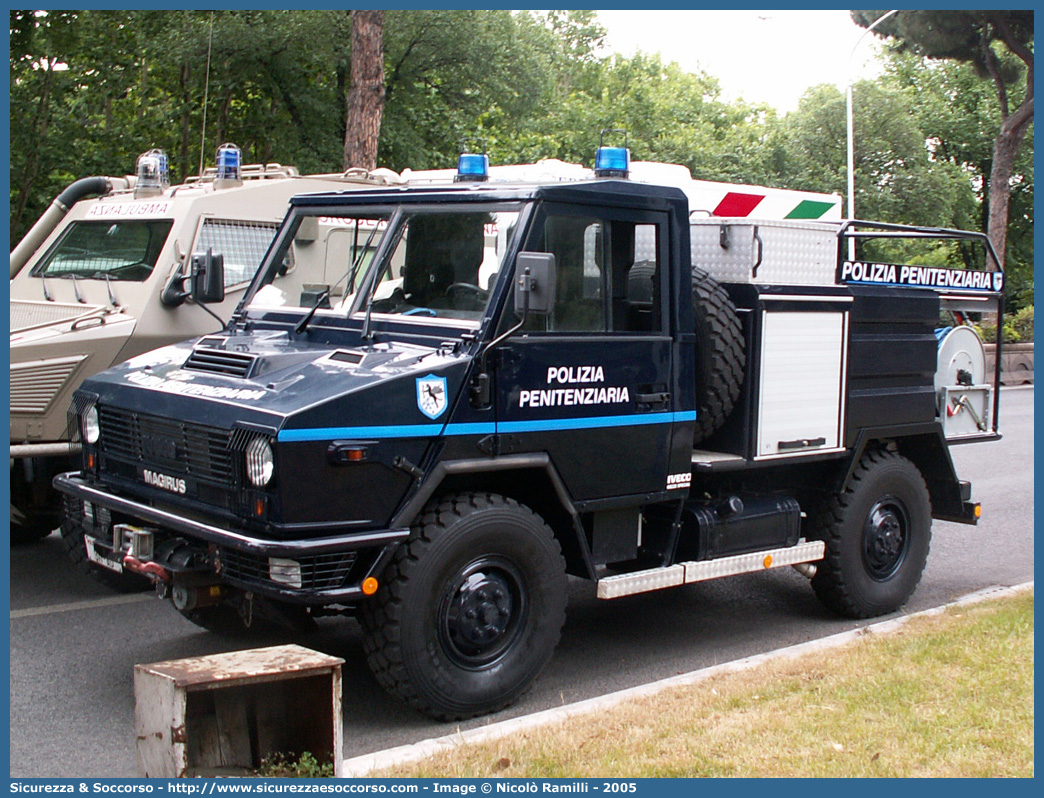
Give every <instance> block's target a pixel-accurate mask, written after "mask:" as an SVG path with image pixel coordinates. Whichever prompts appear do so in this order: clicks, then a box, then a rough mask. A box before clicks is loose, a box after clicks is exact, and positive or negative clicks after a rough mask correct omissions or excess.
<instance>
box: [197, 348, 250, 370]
mask: <svg viewBox="0 0 1044 798" xmlns="http://www.w3.org/2000/svg"><path fill="white" fill-rule="evenodd" d="M255 360H257V356H256V355H250V354H245V353H243V352H226V351H225V350H224V349H207V348H206V347H199V348H198V349H194V350H192V354H191V355H189V359H188V360H186V361H185V365H184V366H182V368H184V369H187V370H189V371H203V372H206V373H207V374H224V375H225V376H228V377H246V376H247V375H248V374H249V373H250V368H251V367H252V366H253V365H254V361H255Z"/></svg>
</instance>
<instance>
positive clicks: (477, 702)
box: [361, 493, 566, 720]
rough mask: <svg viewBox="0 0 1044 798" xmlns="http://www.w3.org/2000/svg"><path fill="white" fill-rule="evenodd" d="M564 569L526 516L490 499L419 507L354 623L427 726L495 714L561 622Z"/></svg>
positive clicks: (543, 656) (542, 531) (523, 684)
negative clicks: (359, 625)
mask: <svg viewBox="0 0 1044 798" xmlns="http://www.w3.org/2000/svg"><path fill="white" fill-rule="evenodd" d="M565 606H566V578H565V561H564V559H563V558H562V551H561V548H560V547H559V544H558V541H557V540H556V539H555V537H554V535H553V534H552V533H551V530H550V529H549V528H548V526H547V525H546V524H545V523H544V521H543V520H542V519H541V518H540V517H539V516H538V515H536V513H534V512H533V511H532V510H530V509H529V508H527V507H524V506H522V505H520V504H518V503H517V502H515V501H514V500H512V499H507V498H504V497H503V496H498V495H495V494H473V493H464V494H459V495H455V496H450V497H448V498H445V499H442V500H440V501H437V502H433V503H431V504H429V505H428V507H427V508H426V509H425V511H424V512H423V513H422V515H421V517H420V519H418V521H417V523H416V525H415V526H414V528H413V532H412V534H411V536H410V539H409V540H408V541H407V542H406V543H405V544H404V545H403V546H402V547H401V548H400V550H399V551H398V552H397V554H396V556H395V558H394V559H393V560H392V562H391V564H390V565H389V566H388V568H387V569H386V570H385V573H384V576H383V579H382V583H381V587H380V588H379V589H378V591H377V594H376V596H375V597H374V599H373V600H371V601H369V602H367V603H366V604H364V605H363V608H362V613H361V621H362V626H363V631H364V642H363V646H364V649H365V651H366V658H367V661H368V663H369V665H370V668H371V669H372V670H373V673H374V675H375V676H376V678H377V681H378V682H379V683H380V684H381V686H382V687H384V688H385V689H387V690H388V691H389V692H391V693H392V694H394V695H396V696H397V697H399V698H401V699H403V700H405V701H406V702H408V703H409V704H410V705H411V706H413V707H414V708H416V709H418V710H420V711H421V712H424V713H425V714H427V715H429V716H431V717H433V718H436V719H438V720H460V719H463V718H467V717H472V716H474V715H481V714H485V713H487V712H495V711H496V710H498V709H502V708H503V707H506V706H507V705H508V704H510V703H512V702H513V701H515V700H516V699H518V697H519V696H521V695H522V694H523V693H524V692H525V691H526V690H527V689H528V688H529V686H530V685H531V684H532V683H533V681H534V680H535V679H536V677H537V676H538V675H539V673H540V672H541V670H543V668H544V666H545V665H546V664H547V662H548V661H549V660H550V659H551V654H552V652H553V651H554V649H555V646H556V645H557V644H558V639H559V636H560V635H561V631H562V624H563V623H564V622H565Z"/></svg>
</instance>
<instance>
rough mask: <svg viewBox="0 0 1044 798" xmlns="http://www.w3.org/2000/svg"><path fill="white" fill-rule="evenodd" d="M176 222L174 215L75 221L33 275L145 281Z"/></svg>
mask: <svg viewBox="0 0 1044 798" xmlns="http://www.w3.org/2000/svg"><path fill="white" fill-rule="evenodd" d="M173 224H174V223H173V222H172V221H171V220H170V219H155V220H147V221H146V220H137V221H119V222H93V221H92V222H86V221H78V222H73V223H72V224H70V225H69V226H68V227H67V228H66V229H65V233H64V234H63V235H62V237H61V238H60V239H59V240H58V242H57V243H56V244H55V245H54V246H53V247H51V250H50V251H49V252H48V253H47V255H45V256H44V258H43V260H42V261H40V263H39V264H38V265H37V266H36V267H35V268H34V269H33V271H32V276H34V277H82V278H88V279H89V278H96V279H106V278H108V279H110V280H129V281H132V282H142V281H143V280H146V279H147V278H148V276H149V275H150V274H152V269H153V267H155V265H156V260H157V259H158V258H159V254H160V251H161V250H162V249H163V244H164V242H166V240H167V235H168V233H170V228H171V227H172V226H173Z"/></svg>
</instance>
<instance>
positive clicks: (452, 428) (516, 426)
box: [279, 410, 696, 442]
mask: <svg viewBox="0 0 1044 798" xmlns="http://www.w3.org/2000/svg"><path fill="white" fill-rule="evenodd" d="M695 420H696V412H695V411H692V410H690V411H686V412H681V413H646V414H643V415H640V416H593V417H587V418H557V419H540V420H537V421H506V422H501V423H500V424H492V423H489V422H483V423H478V424H447V425H445V427H444V426H443V425H442V424H404V425H401V426H399V425H390V426H374V427H313V428H309V429H285V430H283V431H282V432H280V433H279V440H280V441H284V442H301V441H329V440H333V439H335V438H435V437H438V436H439V435H492V434H494V433H496V432H541V431H545V430H573V429H605V428H609V427H635V426H639V425H645V424H677V423H681V422H685V421H695Z"/></svg>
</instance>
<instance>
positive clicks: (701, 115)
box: [10, 10, 1034, 314]
mask: <svg viewBox="0 0 1044 798" xmlns="http://www.w3.org/2000/svg"><path fill="white" fill-rule="evenodd" d="M857 13H864V14H866V15H868V18H870V19H876V16H875V15H878V14H879V13H880V12H857ZM912 13H913V12H901V13H900V14H899V15H898V16H899V18H901V19H906V18H907V17H909V16H910V15H911V14H912ZM917 13H918V14H920V13H922V12H917ZM923 13H935V12H923ZM952 13H953V12H945V14H952ZM978 13H986V12H961V14H962V15H965V14H978ZM991 13H994V14H995V13H1001V12H991ZM1012 13H1016V14H1017V13H1018V12H1012ZM962 19H963V16H962ZM976 19H978V18H976ZM1013 19H1014V22H1013V24H1014V25H1015V28H1016V30H1017V32H1018V33H1019V35H1020V36H1021V35H1024V34H1025V33H1026V29H1025V26H1021V25H1022V23H1021V21H1020V20H1021V17H1019V18H1013ZM966 21H967V20H966ZM1020 26H1021V27H1020ZM349 34H350V17H349V12H348V11H345V10H325V11H319V10H307V11H276V10H266V11H246V10H236V11H215V12H213V13H211V12H208V11H187V10H180V11H145V10H138V11H118V12H116V11H96V10H92V11H48V12H40V11H36V12H33V11H11V12H10V64H11V66H10V68H11V92H10V93H11V97H10V99H11V118H12V120H13V123H12V125H11V133H10V136H11V158H10V176H11V179H10V190H11V194H10V202H11V219H10V230H11V237H12V241H17V240H18V238H20V237H21V235H23V234H24V232H25V231H26V230H27V229H28V227H29V226H30V225H31V224H32V223H33V222H34V221H35V220H36V218H37V217H38V216H39V214H40V213H41V212H42V211H43V210H44V208H45V207H46V206H47V205H48V204H49V203H50V201H51V200H52V199H53V198H54V196H55V195H57V194H58V192H60V191H61V190H62V189H63V188H64V187H65V186H66V185H68V183H70V182H71V181H73V180H75V179H77V178H79V177H84V176H87V175H92V174H103V175H104V174H124V173H128V172H130V171H132V169H133V167H134V162H135V159H136V158H137V156H138V155H139V154H140V153H141V152H143V151H145V150H148V149H151V148H152V147H162V148H163V149H165V150H166V151H167V153H168V155H169V157H170V162H171V168H172V175H171V178H172V180H173V181H175V182H177V181H180V180H182V179H183V178H184V177H186V176H188V175H192V174H195V173H196V172H197V170H198V169H199V168H200V161H201V157H200V156H201V150H202V155H203V159H202V160H203V164H204V166H208V165H210V164H211V163H212V161H213V153H214V151H215V149H216V147H217V145H218V144H220V143H222V142H224V141H233V142H235V143H236V144H238V145H239V146H240V147H242V148H243V150H244V159H245V160H246V161H247V162H269V161H278V162H281V163H284V164H293V165H294V166H297V167H298V168H299V169H300V170H301V171H302V172H331V171H339V170H340V164H341V153H342V146H343V141H344V133H345V121H346V120H345V116H346V112H347V106H346V96H347V89H348V82H349V74H350V69H349V67H350V55H351V54H350V52H349V41H350V35H349ZM604 38H605V30H604V29H603V28H602V27H601V26H600V24H599V23H598V18H597V15H596V13H595V12H592V11H547V12H527V11H520V12H510V11H504V10H489V11H482V10H467V11H465V10H410V11H404V10H389V11H388V12H387V13H386V15H385V23H384V45H385V54H384V58H385V75H386V86H385V89H386V98H385V108H384V117H383V123H382V128H381V138H380V145H379V151H378V164H379V165H381V166H387V167H390V168H392V169H395V170H402V169H405V168H407V167H409V168H413V169H425V168H445V167H452V166H453V164H454V163H455V159H456V156H457V154H458V152H459V146H460V143H461V141H462V140H467V141H470V142H472V143H478V142H482V143H484V144H485V146H486V148H487V151H488V153H489V155H490V160H491V162H493V163H524V162H533V161H537V160H539V159H542V158H560V159H563V160H567V161H573V162H580V163H585V164H588V165H590V163H591V161H592V159H593V156H594V150H595V147H596V145H597V143H598V134H599V131H600V130H601V129H603V128H623V129H625V130H627V131H628V143H629V146H630V147H631V151H632V156H633V158H634V159H635V160H653V161H665V162H669V163H678V164H683V165H685V166H687V167H688V168H689V170H690V171H691V172H692V174H693V176H694V177H696V178H700V179H707V180H719V181H724V182H739V183H751V184H755V185H767V186H778V187H786V188H795V189H805V190H814V191H823V192H828V193H839V194H843V193H844V192H845V183H846V158H845V140H846V136H845V103H844V98H843V96H842V94H841V92H840V91H838V89H837V88H836V87H835V86H833V85H829V84H825V85H822V86H817V87H814V88H812V89H809V90H808V92H807V93H806V95H805V96H804V98H802V101H801V103H800V105H799V107H798V109H797V110H796V111H794V112H792V113H789V114H786V115H785V116H782V117H780V116H778V115H777V114H776V112H775V111H774V110H772V109H771V108H768V107H765V106H760V105H752V104H750V103H746V102H743V101H726V100H725V99H723V97H722V92H721V88H720V86H719V83H718V81H717V79H716V78H715V77H714V76H712V75H709V74H707V73H705V72H697V73H691V72H686V71H685V70H683V69H682V68H681V67H679V66H678V65H677V64H675V63H669V62H664V61H663V59H662V58H661V57H660V56H659V55H657V54H654V53H638V54H636V55H634V56H631V57H622V56H609V55H607V54H606V53H605V51H604V49H603V43H604ZM911 41H912V40H904V42H903V43H902V44H901V45H895V46H894V47H892V48H891V49H892V51H891V52H889V54H888V55H887V58H886V63H885V73H884V75H883V76H882V77H881V78H879V79H877V80H875V81H863V82H860V83H858V84H857V85H856V86H855V88H854V101H855V109H854V110H855V114H854V118H855V187H856V210H857V214H858V216H859V217H860V218H863V219H876V220H882V221H890V222H902V223H913V224H923V225H931V226H938V227H956V228H963V229H975V230H985V228H986V225H987V216H986V210H985V206H986V201H987V197H986V196H985V195H984V191H985V189H984V186H985V185H986V183H987V181H988V178H989V175H990V170H991V165H992V160H993V141H992V138H993V136H994V135H995V132H996V130H997V129H998V127H999V124H1000V121H1001V118H1002V113H1001V108H1000V105H999V101H998V97H997V94H996V92H995V90H994V88H993V87H992V86H991V85H990V84H989V82H987V81H984V80H983V79H982V78H981V77H980V75H979V74H978V73H977V72H976V68H975V66H974V65H972V64H960V63H956V62H953V61H940V60H933V59H930V58H928V57H926V56H925V55H924V53H927V52H928V51H927V50H925V49H923V48H922V49H918V48H915V47H913V46H912V44H911ZM995 49H996V53H995V55H996V56H997V58H998V59H999V60H1000V61H1001V62H1003V63H1005V64H1007V65H1008V66H1012V67H1013V66H1017V64H1015V63H1014V61H1016V60H1017V59H1014V56H1011V55H1010V54H1007V55H1006V54H1005V51H1004V50H1003V48H1000V47H997V48H995ZM900 50H906V51H908V52H900ZM913 51H916V52H913ZM931 52H932V53H934V52H936V51H935V50H934V49H932V51H931ZM208 53H209V58H210V69H209V84H208V70H207V59H208ZM929 54H930V53H929ZM1008 66H1005V69H1007V68H1008ZM204 98H206V104H205V108H206V126H205V134H204V125H203V115H204V114H203V112H204ZM1033 178H1034V174H1033V138H1032V135H1029V136H1028V137H1027V138H1026V139H1025V141H1024V143H1023V146H1022V148H1021V151H1020V152H1019V154H1018V156H1017V158H1016V160H1015V168H1014V170H1013V175H1012V179H1011V210H1010V224H1009V241H1008V246H1007V256H1006V272H1007V274H1006V282H1007V296H1008V307H1007V310H1008V312H1009V313H1011V314H1013V313H1014V312H1015V311H1017V310H1018V309H1019V308H1021V307H1023V306H1027V305H1032V304H1033V256H1034V252H1033V216H1034V212H1033ZM878 249H879V250H880V253H879V254H880V259H881V260H892V261H893V262H894V261H897V260H898V261H903V262H914V263H921V264H926V265H947V266H959V265H978V261H981V253H980V254H976V253H973V252H971V251H970V250H967V249H965V248H959V247H955V246H953V245H951V246H946V247H939V248H936V249H934V250H932V251H927V250H924V249H923V248H922V249H921V250H916V251H915V250H914V249H913V248H911V247H910V245H909V244H903V243H900V242H892V243H889V244H881V245H879V246H878ZM875 257H876V256H875Z"/></svg>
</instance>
